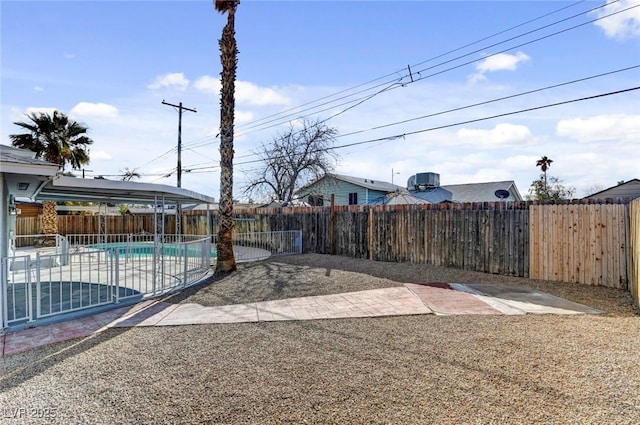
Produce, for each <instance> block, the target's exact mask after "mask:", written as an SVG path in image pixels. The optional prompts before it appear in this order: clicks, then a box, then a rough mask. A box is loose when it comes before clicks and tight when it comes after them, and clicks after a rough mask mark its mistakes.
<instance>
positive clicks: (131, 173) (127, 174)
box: [122, 167, 140, 182]
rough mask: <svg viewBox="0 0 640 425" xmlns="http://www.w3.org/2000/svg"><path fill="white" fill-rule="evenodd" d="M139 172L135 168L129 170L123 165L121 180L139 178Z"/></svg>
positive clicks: (127, 180) (126, 180) (128, 180)
mask: <svg viewBox="0 0 640 425" xmlns="http://www.w3.org/2000/svg"><path fill="white" fill-rule="evenodd" d="M139 178H140V173H138V172H137V171H135V170H130V169H129V167H125V169H124V171H122V181H123V182H130V181H131V180H133V179H139Z"/></svg>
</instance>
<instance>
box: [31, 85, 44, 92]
mask: <svg viewBox="0 0 640 425" xmlns="http://www.w3.org/2000/svg"><path fill="white" fill-rule="evenodd" d="M33 91H34V92H36V93H41V92H43V91H44V88H43V87H40V86H35V87H34V88H33Z"/></svg>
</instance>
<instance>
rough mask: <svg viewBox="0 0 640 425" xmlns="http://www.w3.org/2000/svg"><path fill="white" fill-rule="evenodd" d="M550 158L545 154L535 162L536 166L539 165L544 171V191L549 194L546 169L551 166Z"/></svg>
mask: <svg viewBox="0 0 640 425" xmlns="http://www.w3.org/2000/svg"><path fill="white" fill-rule="evenodd" d="M552 162H553V160H552V159H550V158H547V156H546V155H545V156H543V157H542V158H540V159H539V160H538V161H537V162H536V167H540V169H541V170H542V172H543V173H544V193H545V194H546V195H548V194H549V190H548V188H547V170H548V169H549V168H551V163H552Z"/></svg>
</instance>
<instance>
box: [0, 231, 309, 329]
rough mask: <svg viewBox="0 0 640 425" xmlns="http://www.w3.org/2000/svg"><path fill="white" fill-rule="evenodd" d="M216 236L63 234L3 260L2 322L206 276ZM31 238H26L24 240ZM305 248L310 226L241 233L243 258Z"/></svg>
mask: <svg viewBox="0 0 640 425" xmlns="http://www.w3.org/2000/svg"><path fill="white" fill-rule="evenodd" d="M39 236H40V235H29V236H24V238H25V239H26V238H31V240H33V241H36V245H38V242H37V241H39V240H40V239H39V238H38V237H39ZM216 239H217V237H216V236H212V237H207V236H196V235H179V236H177V235H162V236H161V237H157V238H154V235H153V234H150V233H139V234H111V235H109V234H107V235H104V234H102V235H96V234H93V235H80V234H69V235H66V236H65V237H61V236H59V235H58V237H56V246H55V247H49V248H47V249H46V250H44V251H42V250H39V249H38V250H35V249H31V252H30V253H29V254H28V255H27V253H25V254H20V255H14V256H11V257H7V258H3V259H2V276H1V278H2V282H1V284H2V289H1V290H2V292H1V294H2V303H0V307H2V315H1V318H2V327H3V328H4V327H8V326H13V325H21V324H25V323H32V322H35V321H37V320H39V319H45V318H48V317H52V316H55V315H59V314H64V313H70V312H74V311H79V310H83V309H87V308H91V307H97V306H103V305H107V304H114V305H117V304H119V303H121V302H125V301H127V302H129V301H135V300H137V299H141V298H144V297H151V296H157V295H160V294H164V293H167V292H170V291H174V290H178V289H180V288H184V287H185V286H189V285H192V284H194V283H197V282H199V281H201V280H202V279H203V278H204V277H206V276H207V274H208V273H210V272H211V264H212V263H214V262H215V258H216V253H215V244H214V242H215V240H216ZM22 242H23V245H24V241H22ZM300 253H302V232H301V231H298V230H296V231H284V232H259V233H239V234H235V235H234V254H235V258H236V261H238V262H242V261H252V260H259V259H264V258H268V257H270V256H273V255H291V254H300Z"/></svg>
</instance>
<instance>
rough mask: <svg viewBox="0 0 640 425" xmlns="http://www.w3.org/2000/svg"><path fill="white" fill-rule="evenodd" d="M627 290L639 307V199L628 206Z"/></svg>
mask: <svg viewBox="0 0 640 425" xmlns="http://www.w3.org/2000/svg"><path fill="white" fill-rule="evenodd" d="M629 290H630V291H631V295H632V296H633V299H634V300H635V302H636V306H640V199H636V200H635V201H632V202H631V204H630V205H629Z"/></svg>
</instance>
